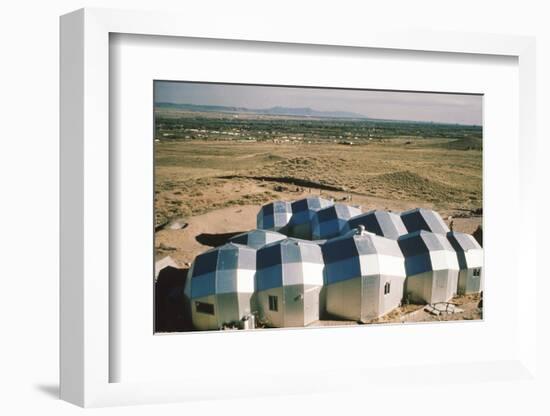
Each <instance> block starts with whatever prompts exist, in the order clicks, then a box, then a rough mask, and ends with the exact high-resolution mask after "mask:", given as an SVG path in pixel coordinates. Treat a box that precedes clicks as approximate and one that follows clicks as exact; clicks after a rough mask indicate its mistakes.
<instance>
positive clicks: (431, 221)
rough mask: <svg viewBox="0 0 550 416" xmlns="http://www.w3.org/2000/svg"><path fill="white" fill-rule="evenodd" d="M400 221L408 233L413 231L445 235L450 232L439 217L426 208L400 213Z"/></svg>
mask: <svg viewBox="0 0 550 416" xmlns="http://www.w3.org/2000/svg"><path fill="white" fill-rule="evenodd" d="M401 219H402V220H403V223H404V224H405V227H407V231H408V232H409V233H412V232H415V231H420V230H424V231H430V232H432V233H436V234H447V233H448V232H449V231H450V230H449V227H447V224H445V221H443V218H441V216H440V215H439V214H438V213H437V212H435V211H433V210H431V209H426V208H415V209H412V210H409V211H405V212H402V213H401Z"/></svg>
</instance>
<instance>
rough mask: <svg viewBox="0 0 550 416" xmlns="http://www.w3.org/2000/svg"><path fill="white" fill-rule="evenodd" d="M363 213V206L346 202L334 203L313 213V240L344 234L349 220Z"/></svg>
mask: <svg viewBox="0 0 550 416" xmlns="http://www.w3.org/2000/svg"><path fill="white" fill-rule="evenodd" d="M359 214H361V208H359V207H354V206H351V205H345V204H334V205H332V206H329V207H326V208H323V209H320V210H319V211H316V212H315V213H314V214H313V217H312V220H311V230H312V232H311V234H312V239H313V240H324V239H328V238H333V237H338V236H340V235H341V234H342V231H343V230H344V227H345V226H346V223H347V222H348V220H349V219H350V218H352V217H355V216H356V215H359Z"/></svg>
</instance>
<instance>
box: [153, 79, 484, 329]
mask: <svg viewBox="0 0 550 416" xmlns="http://www.w3.org/2000/svg"><path fill="white" fill-rule="evenodd" d="M153 87H154V126H155V127H154V137H153V138H152V140H154V158H155V168H154V169H155V170H154V181H155V186H154V189H155V191H154V192H155V194H154V215H155V218H154V226H155V239H154V240H155V247H154V257H155V272H154V285H155V310H154V314H155V332H157V333H159V332H188V331H218V330H264V329H267V328H304V327H306V328H310V327H330V326H341V325H364V324H366V325H369V324H380V323H384V324H393V323H395V324H403V323H410V322H439V321H463V320H479V319H482V317H483V248H482V246H483V242H482V230H483V229H482V223H483V198H482V187H483V174H482V171H483V169H482V162H483V157H482V156H483V127H482V124H483V123H482V104H483V96H482V95H480V94H457V93H431V92H410V91H385V90H362V89H338V88H313V87H300V86H269V85H246V84H223V83H206V82H204V83H201V82H181V81H178V82H175V81H155V82H154V85H153Z"/></svg>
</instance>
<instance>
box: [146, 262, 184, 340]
mask: <svg viewBox="0 0 550 416" xmlns="http://www.w3.org/2000/svg"><path fill="white" fill-rule="evenodd" d="M188 271H189V269H178V268H176V267H171V266H168V267H165V268H164V269H162V270H161V271H160V273H159V276H158V278H157V281H156V282H155V332H180V331H189V330H190V329H191V322H190V320H189V319H188V316H186V315H187V314H186V313H185V300H184V296H183V290H184V287H185V280H186V279H187V273H188Z"/></svg>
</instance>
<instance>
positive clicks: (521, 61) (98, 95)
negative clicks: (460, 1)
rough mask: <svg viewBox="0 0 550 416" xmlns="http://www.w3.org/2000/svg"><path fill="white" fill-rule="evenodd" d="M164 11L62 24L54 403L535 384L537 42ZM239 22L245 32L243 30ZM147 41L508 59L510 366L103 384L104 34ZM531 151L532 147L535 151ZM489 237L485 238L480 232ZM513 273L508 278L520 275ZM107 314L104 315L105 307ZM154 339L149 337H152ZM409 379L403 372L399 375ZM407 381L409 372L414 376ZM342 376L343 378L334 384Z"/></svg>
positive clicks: (447, 365)
mask: <svg viewBox="0 0 550 416" xmlns="http://www.w3.org/2000/svg"><path fill="white" fill-rule="evenodd" d="M182 21H183V16H179V15H177V14H171V13H151V12H134V11H131V12H130V11H117V10H105V9H83V10H79V11H76V12H73V13H71V14H68V15H65V16H63V17H62V18H61V235H60V238H61V281H60V286H61V311H60V316H61V339H60V349H61V352H60V358H61V370H60V371H61V388H60V394H61V398H62V399H64V400H67V401H69V402H72V403H75V404H78V405H80V406H86V407H87V406H107V405H119V404H138V403H158V402H165V401H186V400H196V399H207V398H214V397H217V398H223V397H227V398H235V397H252V396H258V395H274V394H297V393H315V392H318V393H320V392H325V393H327V392H334V391H336V392H337V391H341V390H344V389H349V388H351V386H352V385H354V384H355V385H356V386H358V388H361V387H364V386H367V385H368V386H369V387H372V385H373V384H374V383H375V382H376V383H378V382H382V383H383V382H389V380H391V379H395V378H400V379H405V385H407V383H409V384H410V385H412V384H413V383H417V382H418V378H420V380H421V382H427V381H426V380H427V378H426V377H423V376H422V374H423V372H426V370H428V371H429V372H430V373H431V374H434V373H436V374H443V373H444V372H445V371H449V370H451V371H452V372H453V374H454V375H455V376H456V377H458V378H460V377H461V376H460V374H464V379H466V378H467V377H466V374H467V372H468V371H470V372H473V373H475V374H479V373H480V372H482V373H483V374H484V377H485V379H486V380H498V379H499V378H501V379H506V380H517V381H518V382H519V381H522V380H526V379H533V378H535V377H536V345H537V343H536V340H537V339H536V331H537V327H536V322H535V321H534V320H533V319H528V318H529V317H528V310H527V308H522V307H521V306H522V305H530V308H534V307H535V306H536V291H535V290H532V289H533V288H534V287H536V279H537V270H536V259H535V251H536V250H534V249H533V247H534V246H535V241H536V232H535V230H536V226H535V225H536V224H535V221H536V217H535V216H534V215H531V214H528V213H529V212H530V210H531V208H532V207H533V206H534V201H535V200H534V195H535V190H534V189H533V183H532V181H530V178H531V177H532V176H533V175H534V172H535V152H534V149H535V146H534V145H533V144H534V143H535V141H536V136H535V133H536V132H535V125H536V123H535V121H536V120H535V119H534V118H535V114H536V112H535V90H536V84H535V41H534V39H533V38H530V37H519V36H509V35H488V34H468V33H429V32H411V31H407V32H401V33H400V32H395V31H383V30H378V29H374V28H367V29H363V28H361V30H354V29H350V30H349V31H347V32H340V33H338V34H337V35H335V34H331V35H327V34H326V32H325V31H324V30H323V28H320V27H319V28H315V26H312V27H311V28H310V30H308V31H307V33H304V32H302V31H301V30H300V28H285V30H284V31H281V30H280V27H279V26H278V25H276V24H273V25H271V24H266V25H264V26H262V28H261V29H258V28H254V29H250V30H245V31H243V32H242V33H241V32H239V33H236V32H235V30H234V28H235V27H238V26H239V25H236V24H235V22H234V21H232V22H227V24H223V23H222V24H220V22H216V25H215V26H208V25H205V23H204V21H201V20H196V21H194V20H193V19H185V25H182V24H181V22H182ZM241 27H246V25H244V26H241ZM111 34H127V35H147V36H163V37H172V38H174V37H183V38H202V39H225V40H229V41H231V40H232V41H247V42H271V43H273V42H276V43H278V44H279V45H281V47H282V48H284V47H285V45H290V44H300V45H331V46H332V47H335V48H346V47H348V48H349V47H353V48H371V49H384V50H409V51H424V52H426V51H427V52H435V53H441V54H470V55H472V56H474V57H475V55H495V56H496V55H500V56H508V57H514V58H517V60H518V64H517V65H518V68H519V76H518V83H519V105H518V108H519V110H518V111H519V113H518V120H519V144H520V147H519V149H520V150H519V155H518V164H519V166H518V172H519V177H518V178H517V180H518V184H519V189H517V196H518V197H519V202H518V208H519V212H520V215H519V217H520V220H519V221H520V223H521V228H522V229H523V230H525V232H523V233H521V235H520V236H519V237H518V238H519V243H518V252H517V261H518V263H519V262H521V265H522V272H523V273H524V277H523V279H524V281H525V285H524V286H522V287H518V290H517V292H516V295H517V297H518V299H517V303H518V305H519V307H518V309H517V319H518V322H520V323H521V324H520V325H518V328H517V334H516V338H517V341H518V345H517V346H514V349H513V354H512V353H511V354H510V356H509V357H508V358H507V359H502V358H499V360H498V361H497V360H495V361H480V362H471V363H456V362H452V360H451V361H449V362H441V363H438V364H435V365H434V364H426V365H423V364H422V363H420V364H419V365H417V366H415V367H414V368H408V369H406V370H404V369H400V368H388V367H381V368H373V367H372V366H371V367H370V368H369V369H368V374H366V373H365V369H364V368H362V367H361V366H358V367H357V368H349V367H342V368H341V369H331V370H330V371H329V372H328V377H327V378H326V379H325V380H324V382H323V383H319V382H318V381H317V382H316V380H318V376H319V374H318V373H311V372H309V373H308V372H307V371H300V369H297V371H296V373H294V374H293V375H292V378H291V379H290V380H289V377H288V376H285V375H284V374H274V373H269V372H267V373H266V375H267V377H266V378H267V379H266V380H265V382H263V383H254V382H250V383H248V384H246V382H245V384H237V383H234V384H229V383H228V380H227V378H226V377H217V380H216V381H214V382H212V381H209V380H206V379H205V377H202V378H201V377H200V376H190V377H188V378H187V380H178V381H170V380H164V381H158V380H156V381H140V382H124V381H122V382H121V381H119V382H111V381H112V373H111V371H110V368H111V366H112V365H114V364H113V363H114V362H115V361H117V360H119V359H120V358H121V357H117V354H116V351H115V350H113V349H112V348H111V347H110V345H111V343H110V339H111V338H112V337H113V336H114V335H113V332H112V331H113V326H112V324H111V316H110V313H111V312H112V311H113V310H115V309H116V307H117V305H113V304H112V303H113V297H112V296H110V293H111V294H112V292H113V291H114V290H116V288H113V287H112V285H111V283H110V280H109V276H110V273H111V268H112V267H113V259H112V258H110V251H109V246H110V233H109V229H110V226H112V223H111V221H112V219H111V218H110V205H109V204H110V202H109V201H110V194H109V189H110V180H111V178H110V172H112V171H113V170H114V169H115V168H116V167H114V166H112V163H113V161H112V160H111V159H110V156H109V151H110V149H109V137H110V112H109V109H110V106H109V99H110V72H109V51H110V49H109V48H110V41H109V38H110V35H111ZM532 145H533V146H532ZM486 232H491V230H487V231H486ZM518 272H519V271H517V270H516V271H515V273H516V274H517V273H518ZM110 311H111V312H110ZM115 329H116V327H115ZM151 336H152V334H151ZM405 374H407V375H408V376H407V377H404V375H405ZM412 375H414V376H415V377H416V379H414V377H412ZM342 380H346V382H342Z"/></svg>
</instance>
